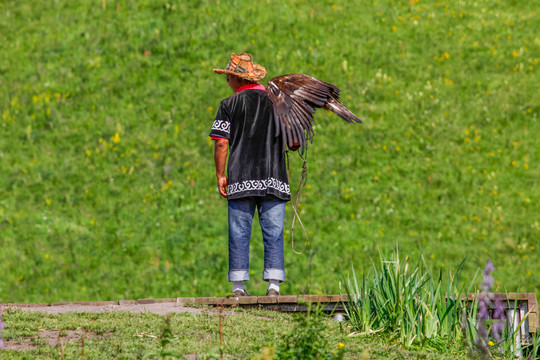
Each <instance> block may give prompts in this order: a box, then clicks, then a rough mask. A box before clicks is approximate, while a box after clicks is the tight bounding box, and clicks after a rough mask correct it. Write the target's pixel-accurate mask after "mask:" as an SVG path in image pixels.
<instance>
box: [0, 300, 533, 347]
mask: <svg viewBox="0 0 540 360" xmlns="http://www.w3.org/2000/svg"><path fill="white" fill-rule="evenodd" d="M477 296H478V294H468V295H467V300H468V301H470V302H472V301H473V300H474V299H475V298H476V297H477ZM493 299H494V300H495V299H500V300H502V302H503V304H505V307H506V310H507V318H514V319H515V320H514V322H515V323H517V324H519V323H521V319H523V318H525V317H526V318H525V321H524V322H523V323H522V325H521V334H522V336H523V337H525V336H528V335H530V334H533V333H537V332H538V329H539V324H538V319H539V317H538V301H537V298H536V294H535V293H508V294H504V293H496V294H493ZM348 301H349V298H348V296H347V295H286V296H277V297H271V296H245V297H238V298H235V297H199V298H195V297H187V298H184V297H178V298H165V299H138V300H118V301H74V302H54V303H33V304H14V303H10V304H3V305H5V306H14V307H47V306H63V305H81V306H115V305H146V304H158V303H176V304H178V305H183V306H190V305H194V304H198V305H207V306H223V307H235V306H237V307H246V308H261V309H265V310H273V311H283V312H305V311H307V309H308V305H309V304H320V305H321V306H323V310H324V311H326V312H331V311H336V312H343V311H344V310H345V306H347V304H348ZM514 313H515V315H513V314H514ZM508 314H510V316H508ZM516 319H517V320H516Z"/></svg>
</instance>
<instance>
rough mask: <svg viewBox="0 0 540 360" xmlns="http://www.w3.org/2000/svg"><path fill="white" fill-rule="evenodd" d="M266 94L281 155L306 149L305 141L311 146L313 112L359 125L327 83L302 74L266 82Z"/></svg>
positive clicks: (359, 121) (313, 121)
mask: <svg viewBox="0 0 540 360" xmlns="http://www.w3.org/2000/svg"><path fill="white" fill-rule="evenodd" d="M266 91H267V93H268V97H269V98H270V101H271V102H272V107H273V108H274V121H275V125H276V126H275V127H276V129H277V133H276V136H279V135H280V134H281V137H282V139H283V151H285V149H286V146H288V147H289V148H291V149H297V148H298V147H300V153H302V154H303V153H304V149H307V141H306V140H307V139H309V141H310V142H311V143H313V135H314V132H313V125H314V124H315V120H314V119H313V114H315V109H317V108H322V109H326V110H330V111H332V112H333V113H335V114H336V115H338V116H339V117H340V118H342V119H343V120H345V121H347V122H349V123H361V122H362V120H360V119H359V118H358V117H357V116H356V115H354V114H353V113H352V112H351V111H350V110H349V109H347V107H345V105H343V104H342V103H341V101H340V100H339V93H340V89H339V88H338V87H337V86H335V85H333V84H330V83H328V82H325V81H322V80H319V79H316V78H314V77H312V76H309V75H304V74H289V75H282V76H277V77H274V78H272V79H270V81H269V82H268V86H267V90H266Z"/></svg>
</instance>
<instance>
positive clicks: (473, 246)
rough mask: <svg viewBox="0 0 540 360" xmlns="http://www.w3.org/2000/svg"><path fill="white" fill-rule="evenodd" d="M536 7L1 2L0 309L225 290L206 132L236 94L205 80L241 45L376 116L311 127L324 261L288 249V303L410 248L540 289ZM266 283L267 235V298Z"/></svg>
mask: <svg viewBox="0 0 540 360" xmlns="http://www.w3.org/2000/svg"><path fill="white" fill-rule="evenodd" d="M537 5H538V3H537V2H536V1H531V2H517V1H496V0H485V1H469V0H467V1H459V2H454V1H452V2H451V1H440V2H435V1H416V0H415V1H413V2H412V5H411V2H409V1H375V0H370V1H362V2H357V1H335V2H330V1H322V0H321V1H305V2H303V1H291V2H288V1H287V2H285V1H284V2H278V3H276V2H274V1H261V2H258V3H257V5H256V6H246V5H245V4H243V3H240V2H237V1H219V0H216V1H129V0H119V1H112V0H109V1H106V0H103V1H98V0H94V1H77V2H69V1H55V2H41V1H35V2H24V1H22V2H21V1H6V0H4V1H0V50H1V51H0V79H1V82H2V86H1V87H0V137H1V138H2V141H0V174H1V176H0V248H1V249H2V250H1V251H0V272H1V273H2V276H1V278H0V302H49V301H65V300H118V299H121V298H124V299H130V298H143V297H172V296H213V295H218V296H219V295H223V294H225V293H226V292H228V291H230V288H229V284H228V283H227V281H226V271H227V224H226V216H227V215H226V202H225V201H224V200H223V199H221V198H220V196H219V194H218V192H217V189H216V181H215V175H214V167H213V166H214V165H213V156H212V143H211V141H210V140H209V139H208V138H207V134H208V132H209V130H210V127H211V124H212V121H213V117H214V115H215V112H216V109H217V106H218V104H219V101H220V100H221V99H222V98H224V97H226V96H228V95H229V93H230V90H229V89H228V88H227V86H226V82H225V79H224V77H223V76H219V75H216V74H214V73H212V71H211V69H212V68H216V67H223V66H225V65H226V63H227V61H228V58H229V56H230V53H231V52H240V51H247V52H250V53H252V54H253V55H254V58H255V62H256V63H260V64H262V65H263V66H265V67H266V68H267V69H268V70H269V75H268V78H267V79H269V78H271V77H273V76H277V75H282V74H284V73H294V72H299V73H306V74H310V75H312V76H315V77H318V78H320V79H322V80H326V81H330V82H332V83H335V84H337V85H338V86H339V87H340V88H341V89H342V98H343V102H344V103H345V104H346V105H347V106H348V107H349V108H350V109H351V110H352V111H353V112H355V113H356V114H357V115H359V116H360V117H361V118H363V119H364V123H363V124H362V125H359V126H350V125H348V124H345V123H344V122H343V121H341V120H340V119H339V118H337V117H336V116H335V115H333V114H330V113H324V112H322V111H320V112H318V113H317V114H316V116H315V118H316V121H317V123H318V125H317V128H316V137H315V139H314V144H313V145H312V146H310V147H309V154H308V180H307V181H308V183H307V187H306V188H305V189H304V191H303V192H302V204H301V207H300V211H301V215H302V221H303V223H304V224H305V226H306V227H307V230H308V232H309V234H310V247H309V249H308V250H307V251H306V253H305V254H304V255H301V256H300V255H296V254H294V253H293V252H292V251H290V250H286V254H285V259H286V270H287V282H285V283H284V284H283V292H285V293H288V294H297V293H301V292H311V293H313V292H315V293H323V292H324V293H333V292H337V291H339V290H338V278H339V275H341V272H342V271H341V269H342V268H346V269H348V268H350V265H351V264H354V265H355V267H356V269H357V270H358V271H359V272H361V270H362V268H365V269H366V270H367V268H368V267H369V264H370V261H371V260H370V259H372V258H376V257H377V254H378V252H379V250H380V251H382V252H387V251H390V250H391V249H392V248H393V247H394V246H395V244H396V243H399V246H400V249H402V251H404V252H406V253H407V254H409V255H410V256H411V257H415V256H416V255H419V254H420V253H422V254H423V255H424V257H425V258H426V260H427V262H428V266H430V267H433V268H434V269H437V270H438V269H442V271H443V272H445V273H446V272H447V271H449V270H451V269H456V268H457V267H458V265H459V264H460V263H461V261H462V260H463V259H464V258H465V257H467V261H466V263H465V266H464V269H463V277H464V281H467V280H471V279H472V277H473V276H474V273H475V272H476V269H477V268H478V267H482V266H483V265H484V263H485V260H486V258H487V257H490V258H492V259H493V262H494V264H495V267H496V269H497V270H496V271H495V273H494V277H495V278H496V280H497V282H496V289H494V291H504V290H508V291H513V290H516V289H517V288H518V286H519V287H520V291H522V292H536V293H537V294H540V282H539V280H538V273H540V262H538V251H539V249H538V247H539V245H538V238H539V237H540V218H539V217H538V214H539V213H540V205H539V204H540V187H539V186H538V179H540V164H539V158H538V157H539V152H538V149H540V146H539V141H538V137H537V134H538V130H539V119H538V115H539V110H540V105H539V104H540V95H539V92H538V83H540V77H539V76H538V62H539V61H540V52H539V42H540V39H539V38H538V34H539V33H540V21H539V19H538V6H537ZM267 79H265V81H263V83H264V84H266V80H267ZM290 158H291V179H290V180H291V185H292V188H296V186H297V184H298V181H299V180H300V177H299V176H300V166H301V162H300V161H299V159H298V158H297V156H296V154H292V155H291V156H290ZM290 210H291V209H290V207H289V211H288V214H287V224H290V221H291V220H292V216H291V214H292V212H291V211H290ZM288 226H289V225H288ZM297 229H299V228H298V227H297ZM286 236H287V238H286V241H287V242H289V241H290V239H291V233H290V229H289V230H288V231H287V233H286ZM295 240H296V241H295V242H296V246H297V248H300V249H301V248H302V247H303V244H302V243H303V240H302V237H301V233H300V231H298V232H297V233H296V236H295ZM312 255H313V257H312V261H310V259H311V256H312ZM261 271H262V241H261V235H260V230H259V228H258V227H255V229H254V236H253V241H252V259H251V270H250V273H251V275H252V281H251V282H250V284H248V288H249V290H250V292H251V293H252V294H254V295H260V294H263V293H264V291H265V285H264V284H263V282H262V281H261V280H260V278H261V276H260V274H261Z"/></svg>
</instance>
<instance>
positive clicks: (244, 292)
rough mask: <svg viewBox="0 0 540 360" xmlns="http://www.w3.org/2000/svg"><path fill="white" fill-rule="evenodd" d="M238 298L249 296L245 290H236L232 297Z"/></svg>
mask: <svg viewBox="0 0 540 360" xmlns="http://www.w3.org/2000/svg"><path fill="white" fill-rule="evenodd" d="M240 296H249V293H248V292H247V290H236V291H235V292H234V297H240Z"/></svg>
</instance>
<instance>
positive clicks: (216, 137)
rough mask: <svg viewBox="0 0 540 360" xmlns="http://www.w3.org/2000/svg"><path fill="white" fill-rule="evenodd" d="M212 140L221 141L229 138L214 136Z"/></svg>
mask: <svg viewBox="0 0 540 360" xmlns="http://www.w3.org/2000/svg"><path fill="white" fill-rule="evenodd" d="M211 137H212V140H219V139H225V140H227V138H224V137H221V136H215V135H212V136H211Z"/></svg>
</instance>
